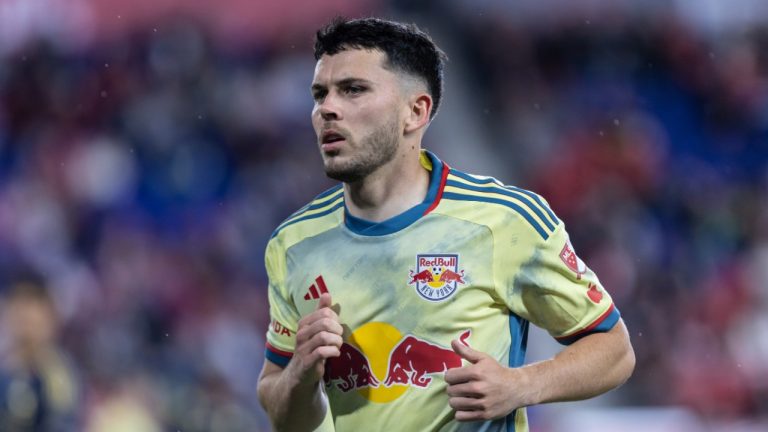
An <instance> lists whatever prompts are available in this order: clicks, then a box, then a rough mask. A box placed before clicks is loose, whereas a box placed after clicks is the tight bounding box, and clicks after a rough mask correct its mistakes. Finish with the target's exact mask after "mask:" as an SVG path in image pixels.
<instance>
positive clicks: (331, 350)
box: [312, 345, 341, 361]
mask: <svg viewBox="0 0 768 432" xmlns="http://www.w3.org/2000/svg"><path fill="white" fill-rule="evenodd" d="M312 355H314V356H316V357H317V359H316V361H320V360H325V359H329V358H332V357H339V356H340V355H341V350H340V349H339V348H337V347H335V346H328V345H323V346H319V347H317V348H315V350H314V351H313V352H312Z"/></svg>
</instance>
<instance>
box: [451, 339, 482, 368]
mask: <svg viewBox="0 0 768 432" xmlns="http://www.w3.org/2000/svg"><path fill="white" fill-rule="evenodd" d="M451 348H453V351H454V352H455V353H456V354H458V355H460V356H461V358H463V359H464V360H467V361H469V362H470V363H477V362H479V361H480V360H482V359H483V358H485V356H486V354H485V353H483V352H480V351H476V350H474V349H472V348H470V347H468V346H467V345H464V344H463V343H461V342H459V341H458V340H456V339H454V340H452V341H451Z"/></svg>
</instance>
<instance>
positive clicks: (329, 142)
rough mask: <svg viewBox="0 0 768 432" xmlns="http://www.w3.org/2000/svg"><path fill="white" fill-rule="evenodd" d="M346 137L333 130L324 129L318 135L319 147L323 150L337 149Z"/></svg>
mask: <svg viewBox="0 0 768 432" xmlns="http://www.w3.org/2000/svg"><path fill="white" fill-rule="evenodd" d="M346 140H347V138H346V137H345V136H344V135H342V134H341V133H339V132H336V131H335V130H330V129H329V130H326V131H324V132H323V133H322V135H320V149H321V150H323V151H324V152H330V151H337V150H338V149H339V147H340V146H341V143H342V142H344V141H346Z"/></svg>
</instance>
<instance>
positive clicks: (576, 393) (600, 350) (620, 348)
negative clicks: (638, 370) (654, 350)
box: [519, 321, 635, 405]
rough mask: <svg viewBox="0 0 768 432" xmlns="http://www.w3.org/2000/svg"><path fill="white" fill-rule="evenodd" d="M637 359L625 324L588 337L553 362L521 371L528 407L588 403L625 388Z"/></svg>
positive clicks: (621, 322) (558, 355)
mask: <svg viewBox="0 0 768 432" xmlns="http://www.w3.org/2000/svg"><path fill="white" fill-rule="evenodd" d="M634 366H635V355H634V351H633V350H632V346H631V344H630V342H629V335H628V333H627V329H626V327H625V326H624V323H623V321H619V322H618V323H617V324H616V326H614V328H613V329H611V330H610V331H609V332H606V333H595V334H591V335H589V336H586V337H584V338H582V339H580V340H578V341H576V342H575V343H573V344H572V345H570V346H568V347H566V348H565V349H563V350H562V351H561V352H560V353H559V354H557V355H556V356H555V357H554V358H552V359H549V360H546V361H542V362H538V363H533V364H531V365H528V366H525V367H523V368H520V369H519V372H520V373H522V374H523V376H524V381H525V382H527V383H528V385H527V386H525V387H526V388H527V389H528V390H529V393H528V395H527V397H526V399H528V402H529V403H528V405H534V404H540V403H547V402H562V401H573V400H582V399H588V398H591V397H594V396H597V395H599V394H602V393H605V392H607V391H609V390H611V389H613V388H616V387H618V386H619V385H621V384H623V383H624V382H625V381H626V380H627V379H628V378H629V376H630V375H631V374H632V370H633V369H634Z"/></svg>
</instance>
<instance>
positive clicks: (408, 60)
mask: <svg viewBox="0 0 768 432" xmlns="http://www.w3.org/2000/svg"><path fill="white" fill-rule="evenodd" d="M347 49H378V50H380V51H382V52H384V54H386V56H387V65H388V66H390V67H392V68H393V69H396V70H399V71H402V72H405V73H408V74H410V75H414V76H416V77H417V78H421V79H423V80H424V81H425V82H426V84H427V90H428V91H429V94H430V95H431V96H432V101H433V104H432V111H430V113H429V118H430V119H432V118H434V117H435V114H436V113H437V108H438V107H439V106H440V98H441V96H442V94H443V67H444V65H445V61H446V60H447V59H448V57H447V56H446V55H445V53H444V52H443V51H442V50H441V49H440V48H438V47H437V45H435V43H434V42H433V41H432V38H430V37H429V35H428V34H426V33H424V32H423V31H422V30H420V29H419V28H418V27H417V26H416V25H415V24H403V23H398V22H394V21H388V20H384V19H381V18H362V19H355V20H349V19H346V18H341V17H338V18H335V19H334V20H333V21H331V23H330V24H328V25H326V26H325V27H323V28H321V29H320V30H318V32H317V34H316V35H315V60H320V57H322V56H323V55H324V54H327V55H334V54H337V53H339V52H340V51H344V50H347Z"/></svg>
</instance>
